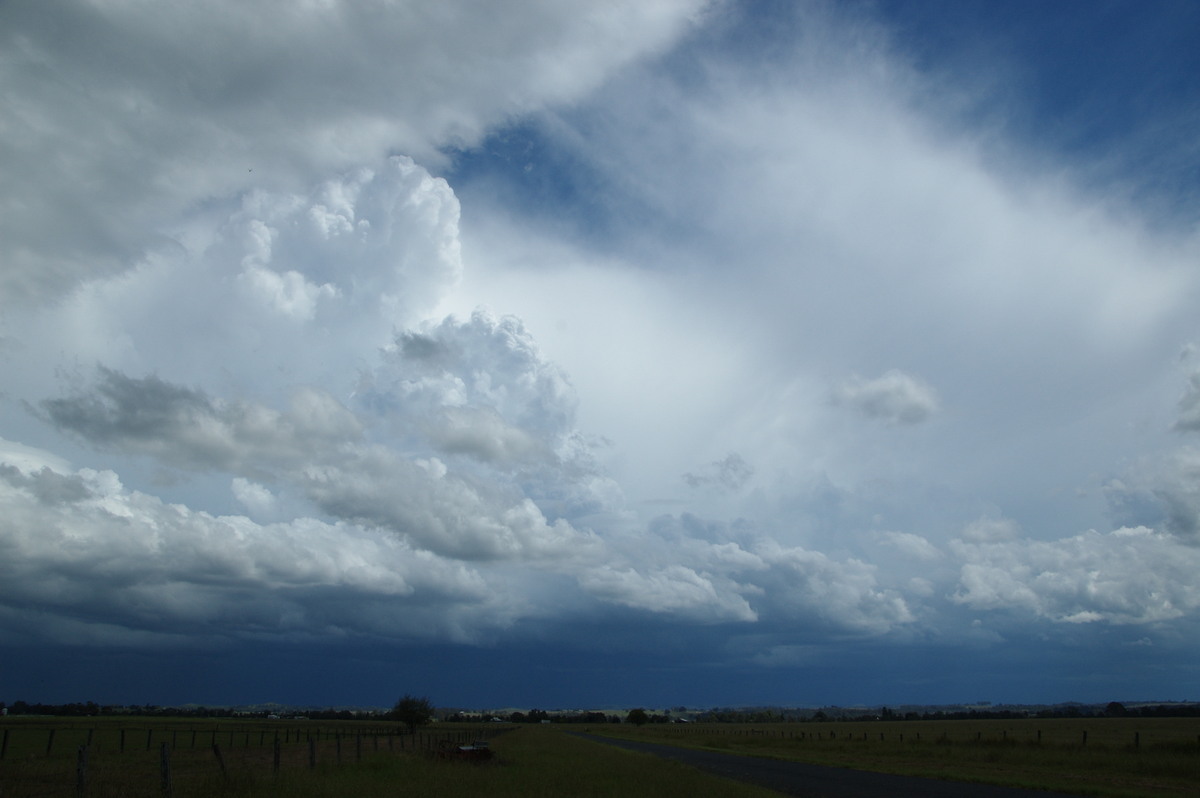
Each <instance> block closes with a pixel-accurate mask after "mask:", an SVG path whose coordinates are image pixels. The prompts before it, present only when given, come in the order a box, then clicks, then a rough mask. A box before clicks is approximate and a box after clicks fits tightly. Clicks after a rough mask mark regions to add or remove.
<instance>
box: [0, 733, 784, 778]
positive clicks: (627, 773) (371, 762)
mask: <svg viewBox="0 0 1200 798" xmlns="http://www.w3.org/2000/svg"><path fill="white" fill-rule="evenodd" d="M382 725H383V724H378V723H374V724H352V723H336V724H315V723H314V724H312V725H311V726H309V727H304V726H303V724H297V723H292V722H282V725H281V722H279V721H275V722H273V723H270V724H268V723H265V722H263V721H228V720H223V721H220V722H207V723H200V724H198V723H197V722H196V721H192V720H186V721H175V722H171V721H150V722H147V721H144V720H136V719H102V720H97V719H81V720H78V721H69V720H61V719H49V718H44V719H37V720H34V721H26V722H22V723H15V724H14V723H11V722H5V723H3V724H0V734H2V730H3V729H5V728H7V729H9V731H10V735H9V748H8V750H7V751H6V754H5V757H4V759H3V760H0V795H3V796H4V798H32V797H33V796H45V797H48V796H54V795H61V796H76V795H79V791H78V785H77V771H76V768H77V765H78V751H79V746H81V745H84V744H85V743H86V741H87V738H88V735H89V733H90V734H91V740H92V742H91V745H90V746H89V748H88V751H89V754H88V765H87V779H86V784H85V786H84V792H83V794H85V795H88V796H97V797H103V798H141V797H142V796H146V797H147V798H149V797H150V796H154V798H158V796H162V795H163V790H162V786H161V780H160V777H161V772H160V758H159V757H160V752H161V745H162V742H167V743H168V746H170V744H171V743H170V740H171V738H172V737H173V738H174V740H175V747H174V748H172V749H171V776H172V796H173V798H193V796H194V797H195V798H200V796H230V798H233V797H235V796H238V797H240V796H244V797H245V798H254V797H255V796H296V798H308V797H310V796H311V797H312V798H320V797H323V796H329V797H330V798H332V797H333V796H339V798H340V797H341V796H346V795H354V796H363V798H371V796H385V795H386V796H394V795H396V794H397V792H408V793H412V794H418V795H434V794H436V795H439V796H450V798H454V796H464V797H465V796H472V797H473V798H474V797H475V796H479V795H482V794H486V795H488V796H500V797H501V798H503V797H504V796H563V795H572V796H612V795H647V796H650V795H653V796H680V797H681V798H682V796H692V795H698V794H701V795H706V796H715V797H716V798H755V797H756V796H757V797H760V798H761V796H767V795H772V794H774V793H771V792H769V791H766V790H760V789H757V788H754V787H750V786H748V785H743V784H738V783H735V782H731V781H727V780H724V779H720V778H717V777H714V776H709V775H707V774H704V773H700V772H699V771H696V770H693V769H691V768H687V767H685V766H683V765H679V764H677V763H673V762H666V761H663V760H661V759H658V758H656V757H652V756H649V755H645V754H636V753H632V752H628V751H623V750H620V749H616V748H612V747H609V746H605V745H600V744H597V743H593V742H588V741H586V740H581V739H578V738H576V737H572V736H569V735H567V734H563V733H562V731H561V729H560V728H559V727H554V726H541V725H534V726H521V727H517V728H515V729H513V728H511V727H500V728H506V730H505V731H504V733H498V732H499V731H500V728H497V727H498V726H499V725H498V724H497V726H496V727H486V728H483V729H476V730H468V729H464V728H462V727H459V726H456V725H454V724H446V725H444V726H439V727H437V728H436V730H428V731H426V732H425V733H423V734H418V735H417V736H416V737H411V736H406V737H407V739H405V738H401V737H395V736H392V737H390V738H389V737H378V738H376V737H363V738H361V739H362V740H364V742H363V744H362V754H361V758H359V755H358V746H357V741H358V740H359V739H360V738H359V737H358V734H359V732H369V731H378V730H380V727H381V726H382ZM50 728H54V730H55V736H54V740H53V743H52V746H51V752H50V754H49V755H48V756H47V755H46V753H45V751H46V743H47V740H48V737H49V730H50ZM122 729H124V731H125V743H126V746H125V751H124V752H121V750H120V737H121V731H122ZM193 730H194V731H196V735H195V736H196V746H195V748H193V747H191V746H192V732H193ZM276 731H279V732H280V734H281V738H282V736H283V734H284V733H285V732H286V733H287V735H288V740H289V742H287V743H282V742H281V746H280V749H281V766H280V769H279V771H278V773H275V772H274V769H273V764H272V757H273V750H274V744H273V742H274V734H275V732H276ZM480 733H487V734H490V735H494V736H493V737H492V739H491V741H490V744H491V747H492V749H493V750H494V752H495V754H496V756H495V758H494V759H493V760H492V761H491V762H488V763H480V764H474V763H467V762H454V761H444V760H439V759H437V758H436V757H434V756H433V755H432V750H431V749H434V748H436V743H437V742H438V740H439V739H442V738H444V736H445V735H447V734H462V735H463V736H465V737H467V738H474V737H475V736H478V734H480ZM147 736H149V737H150V740H151V742H150V746H149V750H147V747H146V738H147ZM318 736H319V737H320V738H321V739H320V740H319V741H318V740H317V739H315V738H316V737H318ZM260 737H261V738H262V739H264V740H265V741H266V743H267V744H266V745H263V746H259V745H258V744H257V742H258V740H259V739H260ZM297 737H299V739H297ZM309 737H311V738H313V740H312V742H310V741H309V739H308V738H309ZM214 738H215V739H216V741H217V744H218V746H220V747H221V749H222V758H223V759H224V763H225V772H224V774H222V771H221V768H220V766H219V765H218V762H217V760H216V758H215V755H214V753H213V751H212V741H213V739H214ZM231 739H232V741H233V745H230V744H229V743H230V740H231ZM339 739H340V743H341V753H342V756H341V763H340V764H339V763H338V758H337V751H336V746H337V744H338V742H339ZM402 740H403V745H402V744H401V741H402ZM134 742H136V745H135V744H133V743H134ZM247 743H248V744H247ZM312 750H315V751H316V754H317V757H316V759H317V765H316V767H315V768H313V767H310V763H309V756H310V751H312Z"/></svg>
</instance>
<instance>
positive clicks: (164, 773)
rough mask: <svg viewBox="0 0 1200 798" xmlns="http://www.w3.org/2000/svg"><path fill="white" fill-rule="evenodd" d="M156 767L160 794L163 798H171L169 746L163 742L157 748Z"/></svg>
mask: <svg viewBox="0 0 1200 798" xmlns="http://www.w3.org/2000/svg"><path fill="white" fill-rule="evenodd" d="M158 768H159V777H160V780H161V782H162V794H163V796H164V798H171V748H170V746H168V745H167V744H166V743H165V742H164V743H163V744H162V748H161V749H159V759H158Z"/></svg>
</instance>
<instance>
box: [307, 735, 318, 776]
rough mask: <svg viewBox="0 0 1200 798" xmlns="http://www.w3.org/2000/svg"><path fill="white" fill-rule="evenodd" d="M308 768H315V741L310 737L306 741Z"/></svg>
mask: <svg viewBox="0 0 1200 798" xmlns="http://www.w3.org/2000/svg"><path fill="white" fill-rule="evenodd" d="M308 766H309V768H312V769H315V768H316V767H317V741H316V740H314V739H312V738H311V737H310V738H309V739H308Z"/></svg>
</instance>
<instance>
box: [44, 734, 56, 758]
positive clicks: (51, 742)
mask: <svg viewBox="0 0 1200 798" xmlns="http://www.w3.org/2000/svg"><path fill="white" fill-rule="evenodd" d="M53 747H54V729H51V730H50V736H49V737H47V738H46V756H50V749H51V748H53Z"/></svg>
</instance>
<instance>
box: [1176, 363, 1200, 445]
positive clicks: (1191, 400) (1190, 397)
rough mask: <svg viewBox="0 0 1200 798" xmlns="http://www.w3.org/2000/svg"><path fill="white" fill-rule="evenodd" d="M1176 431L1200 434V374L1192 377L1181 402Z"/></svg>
mask: <svg viewBox="0 0 1200 798" xmlns="http://www.w3.org/2000/svg"><path fill="white" fill-rule="evenodd" d="M1175 429H1177V430H1179V431H1180V432H1200V374H1193V375H1192V376H1191V379H1190V380H1189V381H1188V386H1187V390H1186V391H1185V392H1184V394H1183V397H1182V398H1180V400H1179V417H1178V418H1177V419H1176V420H1175Z"/></svg>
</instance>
